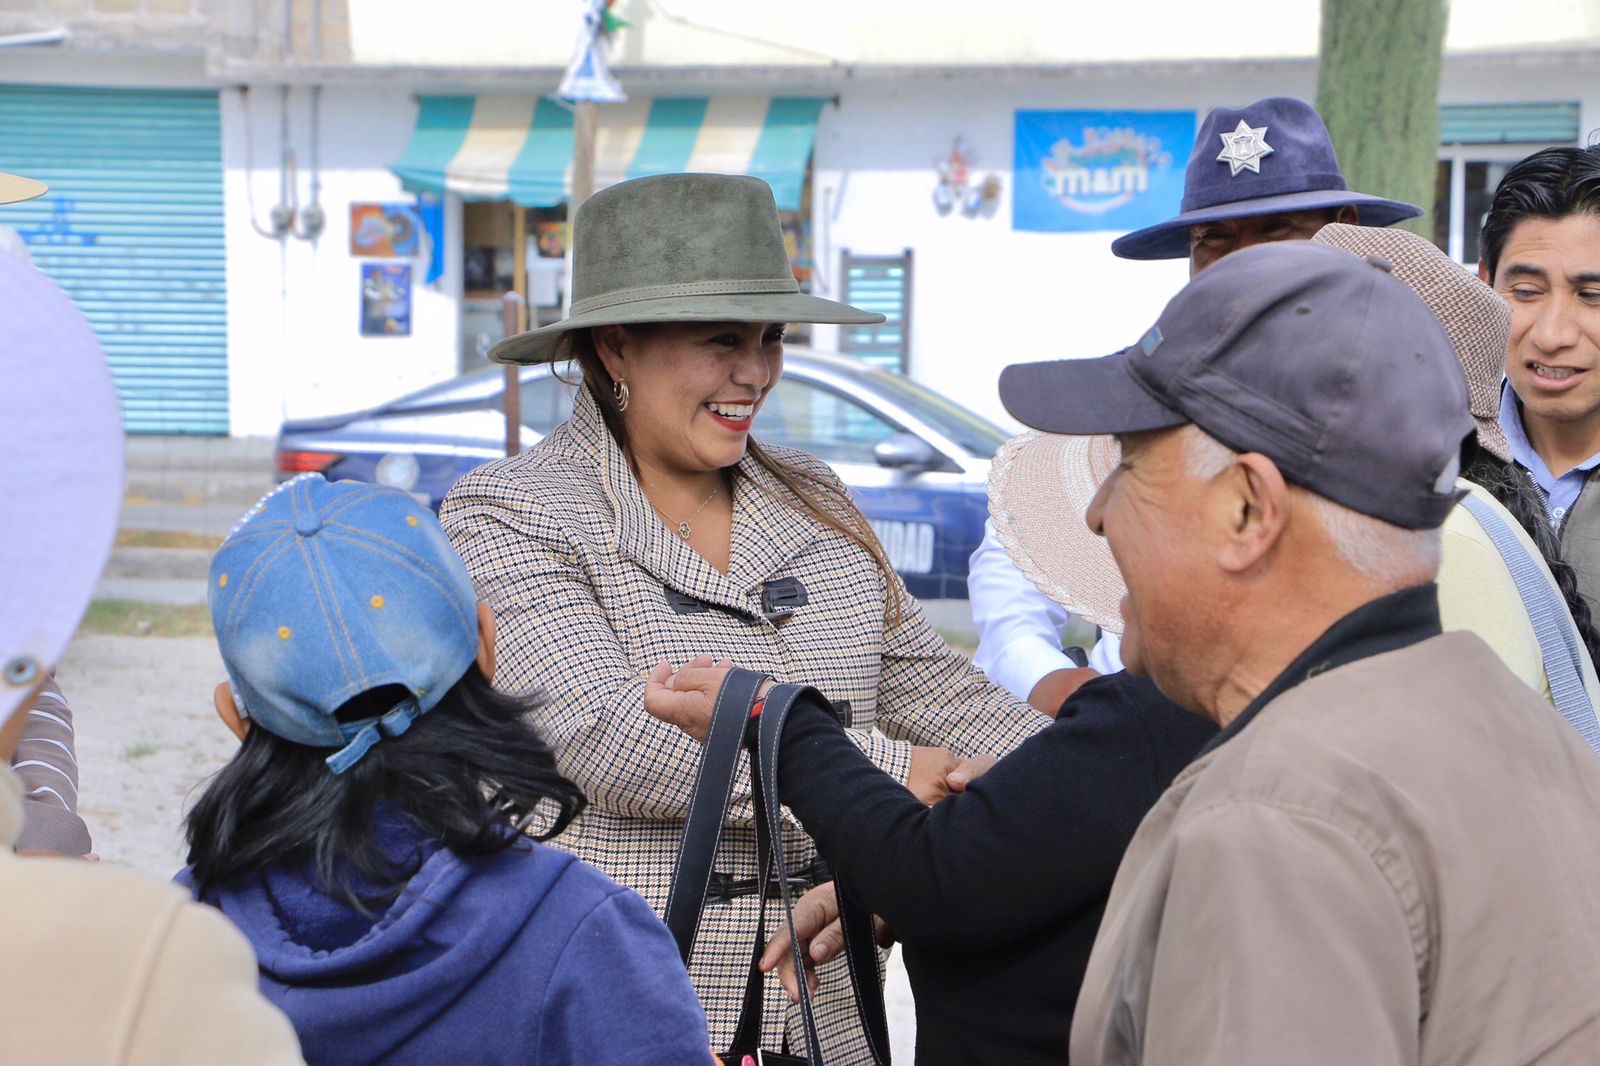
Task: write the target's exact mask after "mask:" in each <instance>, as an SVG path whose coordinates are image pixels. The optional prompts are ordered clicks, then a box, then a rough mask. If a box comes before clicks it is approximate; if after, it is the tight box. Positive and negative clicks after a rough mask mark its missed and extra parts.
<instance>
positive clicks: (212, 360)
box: [0, 85, 228, 433]
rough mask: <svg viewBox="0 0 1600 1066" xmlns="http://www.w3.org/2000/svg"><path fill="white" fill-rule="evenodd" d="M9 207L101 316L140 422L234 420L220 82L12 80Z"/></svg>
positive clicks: (6, 146) (4, 137)
mask: <svg viewBox="0 0 1600 1066" xmlns="http://www.w3.org/2000/svg"><path fill="white" fill-rule="evenodd" d="M0 170H3V171H8V172H11V173H16V174H22V175H25V176H27V177H30V178H37V179H38V180H40V181H43V182H46V183H47V184H48V185H49V186H50V192H49V193H47V194H46V195H45V196H44V197H43V198H41V199H39V200H34V201H30V202H28V203H22V204H14V205H10V206H7V207H3V208H0V223H5V224H8V225H10V226H12V227H14V228H15V229H16V230H17V232H18V233H19V234H21V236H22V238H23V240H25V241H26V242H27V244H28V250H29V253H30V254H31V255H32V257H33V261H34V263H35V264H36V265H37V266H38V267H39V268H40V269H41V270H43V271H44V272H45V273H47V274H49V275H50V276H51V277H53V278H55V279H56V281H57V282H59V283H60V284H61V286H62V288H64V289H65V290H66V291H67V294H68V295H70V296H71V297H72V299H73V301H74V302H75V303H76V304H77V305H78V306H79V307H80V308H82V310H83V313H84V314H85V315H87V316H88V318H89V321H90V322H91V323H93V324H94V327H95V331H96V332H97V333H98V334H99V336H100V342H101V344H103V345H104V346H105V350H106V355H107V357H108V358H109V359H110V361H111V370H112V374H113V375H114V377H115V378H116V381H117V389H118V391H119V392H120V393H121V395H122V407H123V418H124V421H125V422H126V425H127V428H128V431H129V432H132V433H227V432H228V355H227V317H226V303H225V300H226V294H225V280H226V279H225V275H224V269H223V225H222V219H223V214H222V126H221V120H220V118H219V116H218V111H217V94H216V93H215V92H189V91H167V90H131V89H74V88H57V87H50V86H21V85H0Z"/></svg>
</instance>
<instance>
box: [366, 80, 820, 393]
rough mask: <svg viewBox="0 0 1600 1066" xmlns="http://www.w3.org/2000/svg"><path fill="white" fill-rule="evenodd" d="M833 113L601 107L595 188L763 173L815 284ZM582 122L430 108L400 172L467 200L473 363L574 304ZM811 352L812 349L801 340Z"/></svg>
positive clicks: (795, 254)
mask: <svg viewBox="0 0 1600 1066" xmlns="http://www.w3.org/2000/svg"><path fill="white" fill-rule="evenodd" d="M825 103H826V101H825V100H822V99H817V98H810V97H805V98H789V97H751V96H730V97H656V98H653V99H650V98H636V99H631V100H629V101H627V102H626V103H622V104H613V105H606V106H604V107H601V108H600V109H599V123H598V126H597V129H596V132H595V137H594V188H595V189H596V190H598V189H602V188H605V187H606V186H608V185H612V184H615V183H616V182H619V181H623V180H626V179H629V178H637V177H644V176H646V175H651V174H667V173H674V172H679V171H699V172H709V173H719V174H749V175H752V176H755V177H758V178H761V179H762V180H764V181H766V182H767V184H768V185H770V186H771V187H772V192H773V197H774V199H775V200H776V202H777V205H778V210H779V215H780V218H781V219H782V220H783V225H784V229H785V236H786V237H787V238H788V240H789V245H790V253H791V259H792V260H793V262H794V266H795V276H796V277H797V278H798V279H799V280H800V282H801V285H802V287H803V288H804V287H807V286H808V284H809V281H810V269H809V246H810V227H809V219H810V204H809V193H810V170H811V167H810V161H811V148H812V141H813V138H814V136H815V130H816V125H817V119H818V116H819V115H820V114H821V111H822V108H823V106H824V105H825ZM576 147H577V145H576V134H575V130H574V123H573V112H572V110H571V109H570V108H568V107H567V106H566V105H564V104H562V103H559V102H557V101H555V100H553V99H550V98H540V97H529V96H505V95H480V96H423V97H421V98H420V107H419V110H418V115H417V122H416V127H415V129H414V131H413V133H412V136H411V142H410V144H409V145H408V146H407V148H406V151H405V153H404V154H403V155H402V156H401V157H400V158H399V159H397V160H396V161H395V162H394V163H393V164H392V166H391V167H390V169H391V170H392V171H393V172H394V173H395V174H396V175H397V176H398V177H399V178H400V180H401V183H402V185H403V186H404V187H405V188H406V189H407V190H408V191H410V192H413V193H416V194H418V195H419V197H423V198H427V197H443V196H446V195H455V196H459V197H460V198H461V200H462V201H463V207H462V225H461V242H460V245H459V247H456V248H453V249H449V250H448V251H447V254H450V255H453V256H459V261H460V264H461V278H462V294H461V315H460V330H459V334H460V336H459V365H460V367H461V369H462V370H467V369H472V368H474V367H478V366H482V365H485V363H486V358H485V353H486V352H487V351H488V348H489V346H490V345H492V344H493V343H494V342H495V341H496V340H498V339H500V338H501V337H503V336H505V335H506V333H507V332H508V331H510V330H513V329H521V328H527V326H529V325H536V324H544V323H547V322H552V321H555V320H556V319H558V318H560V317H561V316H562V314H563V308H564V306H565V304H566V302H567V292H568V283H567V279H568V261H569V256H568V252H569V250H570V249H569V240H568V221H569V220H568V204H569V201H570V200H571V190H572V177H573V155H574V151H575V149H576ZM801 339H802V340H803V338H801Z"/></svg>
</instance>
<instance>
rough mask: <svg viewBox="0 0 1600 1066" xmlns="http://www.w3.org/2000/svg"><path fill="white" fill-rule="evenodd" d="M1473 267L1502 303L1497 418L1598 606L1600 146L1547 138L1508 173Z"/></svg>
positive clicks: (1491, 207) (1592, 601)
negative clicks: (1507, 328)
mask: <svg viewBox="0 0 1600 1066" xmlns="http://www.w3.org/2000/svg"><path fill="white" fill-rule="evenodd" d="M1481 247H1482V249H1483V258H1482V259H1481V260H1480V261H1479V263H1478V276H1479V277H1481V278H1483V280H1484V281H1486V282H1488V283H1489V284H1490V285H1493V286H1494V288H1495V291H1497V292H1498V293H1500V295H1501V296H1502V297H1504V298H1505V300H1506V302H1507V303H1509V304H1510V305H1511V346H1510V349H1509V350H1508V351H1507V353H1506V380H1507V382H1508V383H1509V384H1510V386H1511V387H1510V388H1509V389H1506V390H1505V391H1504V392H1503V393H1502V394H1501V398H1500V423H1501V425H1502V427H1504V429H1505V433H1506V440H1507V442H1508V443H1509V444H1510V445H1511V454H1512V457H1513V458H1514V459H1515V460H1516V461H1517V463H1518V465H1520V466H1522V467H1524V468H1525V469H1526V470H1527V471H1528V473H1529V474H1531V475H1532V476H1533V481H1534V484H1536V485H1538V487H1539V491H1540V493H1541V494H1542V495H1543V496H1544V498H1545V506H1546V509H1547V510H1548V512H1549V518H1550V524H1551V525H1552V526H1554V527H1555V528H1556V530H1557V532H1558V533H1559V535H1560V538H1561V549H1562V553H1563V554H1564V555H1565V556H1566V557H1567V560H1568V562H1570V563H1571V564H1572V566H1573V568H1574V569H1575V570H1576V571H1577V573H1578V586H1579V588H1580V589H1581V590H1582V591H1583V594H1584V596H1586V597H1587V598H1588V600H1589V602H1590V604H1591V606H1594V605H1596V604H1600V495H1597V494H1596V493H1595V492H1594V491H1591V490H1590V489H1589V481H1590V474H1592V473H1593V472H1594V470H1595V468H1596V467H1597V466H1600V145H1591V146H1590V147H1588V148H1546V149H1545V150H1544V151H1541V152H1535V153H1534V154H1533V155H1530V156H1529V157H1528V158H1526V159H1524V160H1522V161H1521V162H1520V163H1518V164H1517V165H1516V166H1514V167H1512V168H1511V169H1510V170H1508V171H1506V175H1505V177H1503V178H1501V179H1500V185H1499V187H1498V188H1496V189H1495V193H1494V199H1493V201H1491V203H1490V204H1489V213H1488V215H1487V217H1486V218H1485V219H1484V223H1483V239H1482V242H1481Z"/></svg>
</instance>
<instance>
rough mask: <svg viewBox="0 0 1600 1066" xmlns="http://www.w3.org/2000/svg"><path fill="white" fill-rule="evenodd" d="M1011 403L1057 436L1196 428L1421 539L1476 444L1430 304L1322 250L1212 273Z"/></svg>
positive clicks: (1383, 275) (1299, 247)
mask: <svg viewBox="0 0 1600 1066" xmlns="http://www.w3.org/2000/svg"><path fill="white" fill-rule="evenodd" d="M1000 398H1001V400H1002V402H1004V404H1005V406H1006V409H1007V410H1008V411H1010V412H1011V414H1012V416H1013V417H1015V418H1016V419H1017V420H1018V421H1020V422H1023V423H1025V424H1026V425H1029V426H1032V427H1033V428H1035V429H1039V430H1043V431H1045V432H1047V433H1065V434H1072V435H1089V434H1098V433H1134V432H1139V431H1142V430H1155V429H1166V428H1169V427H1172V426H1181V425H1183V424H1185V423H1188V422H1193V423H1194V424H1195V425H1197V426H1199V427H1200V428H1201V429H1203V430H1205V431H1206V432H1207V433H1209V434H1211V435H1212V436H1213V437H1215V438H1217V439H1218V440H1219V441H1221V442H1222V443H1224V444H1226V445H1228V446H1229V447H1230V448H1233V449H1234V450H1236V451H1241V452H1260V453H1262V454H1263V455H1266V456H1267V457H1268V458H1270V459H1272V461H1273V462H1275V463H1276V464H1277V465H1278V468H1279V469H1280V470H1281V471H1282V472H1283V475H1284V477H1286V478H1287V479H1288V480H1290V481H1292V482H1294V483H1295V484H1298V485H1301V486H1303V487H1305V488H1307V489H1310V490H1311V491H1313V492H1315V493H1317V494H1318V495H1321V496H1325V497H1327V498H1328V499H1330V500H1333V501H1334V502H1336V503H1342V504H1344V505H1345V506H1346V507H1349V508H1351V509H1353V510H1356V511H1360V512H1361V513H1363V514H1367V515H1371V516H1373V517H1375V518H1381V519H1384V520H1385V521H1388V522H1391V523H1393V524H1395V525H1397V526H1402V527H1405V528H1407V529H1431V528H1434V527H1436V526H1439V525H1441V524H1442V523H1443V522H1444V520H1445V516H1446V515H1448V514H1449V513H1450V509H1451V507H1453V506H1454V505H1455V503H1456V501H1457V500H1458V499H1459V498H1460V496H1461V493H1460V492H1459V491H1458V490H1457V489H1456V486H1455V478H1456V474H1457V472H1458V471H1459V469H1460V464H1461V461H1462V457H1463V453H1464V448H1467V449H1470V447H1471V443H1470V442H1471V437H1472V434H1473V431H1474V426H1473V421H1472V415H1471V414H1470V412H1469V406H1468V398H1467V383H1466V379H1465V378H1464V377H1463V376H1462V373H1461V364H1460V362H1459V361H1458V360H1457V358H1456V354H1455V349H1454V348H1453V347H1451V344H1450V339H1449V337H1447V336H1446V335H1445V332H1444V330H1443V329H1442V328H1441V327H1440V325H1439V322H1438V319H1436V318H1435V317H1434V315H1433V313H1432V312H1431V311H1429V310H1428V307H1427V305H1426V304H1424V303H1423V302H1422V301H1421V300H1420V299H1418V298H1417V295H1416V293H1414V292H1413V291H1412V290H1411V289H1410V288H1409V287H1407V286H1406V285H1405V284H1404V283H1402V282H1400V281H1398V280H1397V279H1395V278H1393V277H1390V276H1389V264H1388V263H1387V262H1386V261H1384V260H1382V259H1380V258H1378V257H1375V256H1374V257H1369V258H1367V259H1365V260H1363V259H1357V258H1355V257H1353V256H1351V255H1349V254H1348V253H1344V254H1340V253H1339V252H1338V251H1337V250H1335V249H1332V248H1327V247H1324V246H1321V245H1315V244H1311V243H1309V242H1306V241H1284V242H1280V243H1276V244H1264V245H1257V246H1255V247H1251V248H1246V249H1244V250H1242V251H1238V252H1235V253H1233V254H1232V255H1230V256H1227V257H1226V258H1225V259H1222V260H1221V261H1220V262H1218V263H1217V264H1215V265H1214V266H1211V267H1208V268H1207V269H1206V270H1205V271H1203V272H1202V273H1200V274H1199V275H1198V276H1196V277H1195V279H1194V280H1193V281H1191V282H1189V284H1188V285H1186V286H1184V288H1183V289H1182V291H1180V292H1179V293H1178V295H1176V296H1174V297H1173V298H1172V301H1171V302H1170V303H1168V304H1167V306H1166V309H1165V310H1164V311H1163V312H1162V313H1161V317H1160V318H1159V319H1158V320H1157V322H1156V324H1155V325H1154V326H1152V327H1151V328H1150V329H1149V330H1148V331H1147V332H1146V333H1145V335H1144V336H1143V337H1142V338H1140V340H1139V342H1138V343H1137V344H1134V345H1132V346H1130V347H1128V348H1125V349H1123V350H1122V351H1120V352H1117V353H1116V354H1114V355H1108V356H1106V357H1105V358H1103V359H1064V360H1056V361H1052V362H1047V363H1023V364H1020V365H1017V366H1010V367H1007V368H1006V369H1005V371H1004V372H1002V373H1001V375H1000Z"/></svg>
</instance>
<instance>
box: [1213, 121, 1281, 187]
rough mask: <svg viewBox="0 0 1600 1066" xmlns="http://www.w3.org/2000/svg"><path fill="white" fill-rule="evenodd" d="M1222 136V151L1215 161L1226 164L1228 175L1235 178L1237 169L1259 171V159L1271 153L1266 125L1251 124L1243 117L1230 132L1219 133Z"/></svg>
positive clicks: (1255, 172)
mask: <svg viewBox="0 0 1600 1066" xmlns="http://www.w3.org/2000/svg"><path fill="white" fill-rule="evenodd" d="M1217 136H1218V137H1220V138H1222V151H1221V153H1219V154H1218V156H1217V162H1219V163H1226V164H1228V169H1229V174H1228V177H1230V178H1236V177H1238V176H1239V171H1241V170H1248V171H1250V172H1251V173H1252V174H1259V173H1261V160H1263V159H1265V158H1266V157H1267V156H1269V155H1271V154H1272V145H1270V144H1268V143H1267V127H1265V126H1252V125H1250V124H1249V123H1248V122H1246V121H1245V120H1244V119H1240V120H1239V125H1238V127H1237V128H1235V129H1234V131H1233V132H1232V133H1219V134H1217Z"/></svg>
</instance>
